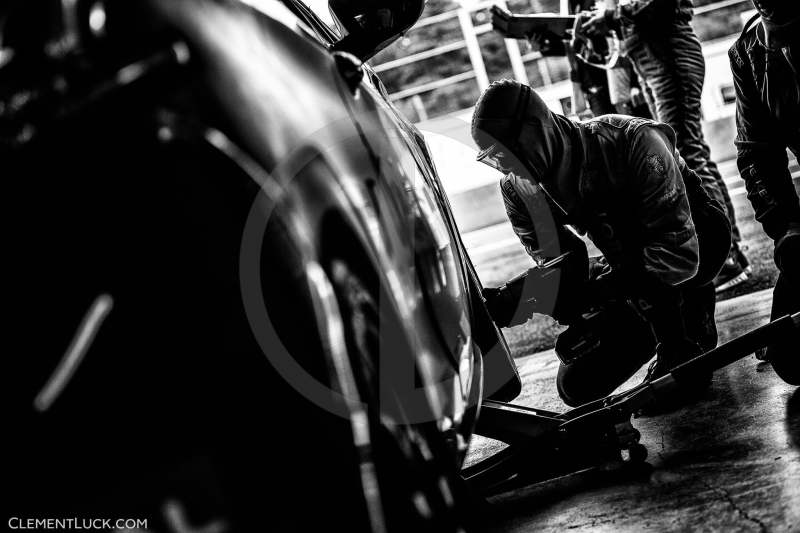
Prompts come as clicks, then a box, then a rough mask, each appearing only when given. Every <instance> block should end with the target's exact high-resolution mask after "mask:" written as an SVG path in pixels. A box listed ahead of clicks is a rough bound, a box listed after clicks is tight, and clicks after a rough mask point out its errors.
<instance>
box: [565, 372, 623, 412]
mask: <svg viewBox="0 0 800 533" xmlns="http://www.w3.org/2000/svg"><path fill="white" fill-rule="evenodd" d="M607 388H608V387H598V381H597V380H596V379H593V378H592V376H591V375H588V374H587V373H586V372H581V370H580V369H578V368H576V367H575V365H565V364H561V365H559V367H558V376H556V389H557V390H558V395H559V396H560V397H561V400H562V401H563V402H564V403H565V404H567V405H569V406H570V407H578V406H581V405H583V404H586V403H589V402H593V401H595V400H599V399H600V398H604V397H606V396H608V395H609V394H610V393H611V392H612V391H613V390H614V387H612V388H611V389H610V390H606V389H607Z"/></svg>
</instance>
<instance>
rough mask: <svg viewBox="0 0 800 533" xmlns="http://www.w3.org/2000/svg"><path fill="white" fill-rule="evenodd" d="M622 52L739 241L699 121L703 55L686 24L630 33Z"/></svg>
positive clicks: (727, 198)
mask: <svg viewBox="0 0 800 533" xmlns="http://www.w3.org/2000/svg"><path fill="white" fill-rule="evenodd" d="M625 51H626V54H627V56H628V57H629V59H630V60H631V62H632V63H633V65H634V68H635V69H636V73H637V74H638V76H639V78H640V79H641V82H642V84H643V85H645V86H646V87H647V88H648V89H649V92H650V94H651V95H652V97H653V100H654V102H653V105H654V107H655V111H656V114H657V115H658V120H660V121H661V122H665V123H666V124H669V126H670V127H672V129H673V130H675V133H676V135H677V139H678V151H679V152H680V154H681V156H683V158H684V159H685V160H686V164H687V165H688V166H689V168H691V169H692V170H694V171H695V172H697V174H698V175H699V176H700V178H701V179H702V180H703V187H704V188H705V189H706V190H707V191H708V192H709V194H712V195H713V197H714V198H715V199H716V200H718V201H719V202H720V203H721V204H722V205H724V206H725V207H726V209H727V214H728V220H729V221H730V223H731V237H732V240H733V242H734V243H738V242H739V241H740V240H741V235H740V233H739V229H738V228H737V226H736V214H735V212H734V208H733V203H732V202H731V198H730V194H729V193H728V188H727V186H726V185H725V182H724V180H723V179H722V175H721V174H720V172H719V169H718V168H717V165H716V163H714V161H712V160H711V152H710V150H709V148H708V144H707V143H706V141H705V137H704V136H703V130H702V128H701V125H700V121H701V118H702V114H701V95H702V93H703V83H704V81H705V74H706V68H705V58H704V57H703V50H702V47H701V46H700V41H699V40H698V38H697V35H696V34H695V33H694V30H693V29H692V27H691V26H690V25H689V24H688V23H678V24H675V25H673V27H672V28H671V30H670V31H669V32H668V33H666V34H663V35H658V36H653V37H650V38H645V37H643V36H641V35H639V34H637V33H636V32H635V31H634V33H633V35H631V36H630V37H628V38H626V40H625Z"/></svg>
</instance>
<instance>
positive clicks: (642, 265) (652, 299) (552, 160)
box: [472, 80, 730, 405]
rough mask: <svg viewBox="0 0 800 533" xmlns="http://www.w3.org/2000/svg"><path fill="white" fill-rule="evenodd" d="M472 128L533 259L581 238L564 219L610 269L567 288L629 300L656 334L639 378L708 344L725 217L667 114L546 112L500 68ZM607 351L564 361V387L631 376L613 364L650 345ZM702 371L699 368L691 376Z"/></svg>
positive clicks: (602, 390)
mask: <svg viewBox="0 0 800 533" xmlns="http://www.w3.org/2000/svg"><path fill="white" fill-rule="evenodd" d="M472 136H473V139H474V140H475V142H476V144H477V145H478V147H479V148H480V149H481V152H480V154H479V155H478V160H479V161H481V162H483V163H486V164H488V165H490V166H492V168H495V169H497V170H499V171H501V172H502V173H503V174H504V175H505V177H504V178H503V179H502V181H501V191H502V193H503V197H504V200H505V204H506V211H507V213H508V217H509V220H510V221H511V224H512V227H513V229H514V232H515V233H516V234H517V235H518V236H519V238H520V241H521V243H522V244H523V246H524V247H525V249H526V251H527V252H528V254H529V255H530V256H531V257H532V258H533V260H534V262H535V263H536V264H537V265H543V264H546V263H548V262H549V261H550V260H552V259H553V258H555V257H557V256H558V255H559V254H561V253H562V248H564V247H571V246H572V245H573V244H574V241H575V240H577V241H578V243H581V241H580V240H579V239H577V237H575V235H574V234H573V233H572V232H571V231H569V230H567V229H566V227H567V226H570V227H572V228H574V229H575V230H576V231H577V232H579V233H584V234H587V235H588V236H589V238H590V239H591V240H592V241H593V242H594V243H595V245H596V246H597V247H598V248H599V249H600V251H601V252H603V254H604V256H605V260H606V261H607V264H608V266H609V269H608V270H607V271H605V272H604V273H603V275H601V276H598V277H596V278H593V279H591V280H590V284H589V285H588V286H587V287H586V288H585V289H584V290H581V291H574V292H575V293H577V294H574V297H576V298H577V299H586V303H587V304H591V303H594V302H599V303H602V302H606V301H610V300H612V299H620V298H621V299H629V300H633V301H635V302H637V305H638V307H639V309H640V311H641V313H642V314H643V315H644V316H645V318H646V319H647V320H648V322H649V323H650V325H651V326H652V329H653V333H654V335H655V338H656V340H657V341H658V343H659V344H658V347H657V350H656V354H657V357H656V361H655V363H654V364H653V365H652V366H651V367H650V369H649V371H648V375H647V379H655V378H658V377H661V376H663V375H665V374H666V373H667V372H668V370H669V369H671V368H673V367H674V366H676V365H677V364H679V363H682V362H684V361H687V360H688V359H690V358H692V357H694V356H696V355H698V354H699V353H701V352H702V351H704V350H709V349H711V348H713V347H714V346H716V343H717V332H716V327H715V324H714V305H715V298H714V288H713V286H712V285H711V281H712V279H713V277H714V275H715V274H716V273H717V272H718V271H719V268H720V267H721V265H722V263H723V261H724V259H725V256H726V255H727V253H728V250H729V249H730V241H729V236H730V227H729V225H728V221H727V218H726V217H725V214H724V211H723V207H722V205H721V204H719V203H718V202H717V201H716V200H713V199H712V198H711V197H710V196H709V195H707V194H706V192H705V190H704V189H703V186H702V184H701V181H700V178H699V177H698V176H697V174H696V173H694V172H693V171H692V170H690V169H689V168H688V167H687V166H686V163H685V162H684V161H683V158H682V157H681V156H680V155H679V154H678V152H677V150H676V149H675V137H674V133H673V131H672V130H671V129H670V128H669V127H668V126H666V125H664V124H659V123H657V122H653V121H651V120H646V119H640V118H633V117H626V116H621V115H605V116H603V117H600V118H597V119H593V120H589V121H586V122H582V123H576V122H573V121H571V120H569V119H567V118H566V117H563V116H561V115H558V114H556V113H553V112H551V111H550V110H549V109H548V108H547V105H546V104H545V103H544V101H542V99H541V98H540V97H539V96H538V95H537V94H536V93H535V92H534V91H533V90H532V89H531V88H530V87H528V86H527V85H522V84H520V83H519V82H515V81H510V80H504V81H502V82H496V83H493V84H492V85H491V86H490V87H489V88H488V89H487V90H486V91H485V92H484V94H483V95H482V96H481V98H480V100H479V101H478V103H477V106H476V108H475V114H474V116H473V122H472ZM581 244H582V243H581ZM489 303H490V308H491V307H493V305H491V304H492V302H489ZM555 307H556V308H562V309H563V308H565V307H571V308H573V309H576V310H577V311H578V314H580V309H581V308H585V307H583V306H582V305H581V302H556V306H555ZM506 314H513V313H506ZM567 315H569V313H567ZM556 318H558V317H556ZM567 320H569V316H568V317H567ZM559 321H561V319H560V318H559ZM610 355H611V357H610V358H607V359H604V360H602V361H590V362H584V361H580V362H579V363H578V364H577V366H574V367H573V366H572V365H566V364H562V366H561V367H560V369H559V378H558V390H559V393H560V394H561V397H562V399H564V401H565V402H566V403H568V404H570V405H577V404H581V403H584V402H587V401H591V400H593V399H596V398H598V397H601V396H603V395H604V394H608V393H609V392H611V391H612V390H613V389H614V388H615V387H617V386H619V385H620V384H622V382H624V381H625V379H627V377H629V375H628V376H626V375H624V374H623V373H621V372H620V371H619V370H618V369H617V367H621V366H626V367H627V366H629V365H630V361H627V359H631V358H642V357H644V359H643V360H641V359H639V361H640V363H639V364H640V365H641V364H644V363H645V362H646V361H647V360H648V359H649V358H650V357H651V355H652V354H641V353H633V354H632V353H613V354H610ZM635 370H636V368H633V371H634V372H635ZM600 381H602V383H598V382H600ZM707 383H708V376H698V388H701V387H700V385H703V384H707Z"/></svg>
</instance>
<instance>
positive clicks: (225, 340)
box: [0, 0, 520, 532]
mask: <svg viewBox="0 0 800 533" xmlns="http://www.w3.org/2000/svg"><path fill="white" fill-rule="evenodd" d="M422 6H423V2H422V1H421V0H419V1H405V2H373V1H369V2H367V1H362V2H357V1H351V2H345V1H340V0H334V1H332V5H331V8H332V11H333V13H334V14H335V16H336V19H337V22H338V28H336V29H334V28H331V27H329V26H327V25H326V24H325V23H324V22H322V21H321V20H320V19H319V18H318V17H317V16H315V15H314V13H313V12H312V11H311V10H309V9H308V7H307V6H305V5H304V4H303V3H301V2H299V1H295V0H285V1H283V2H279V1H277V0H267V1H264V2H240V1H233V0H169V1H167V0H149V1H132V0H116V1H115V0H106V1H102V0H99V1H84V0H75V1H70V2H67V1H63V2H62V1H55V0H35V1H32V0H19V1H14V2H6V3H4V4H3V6H2V7H0V11H1V14H2V19H1V20H2V21H3V28H2V32H1V33H0V35H1V36H2V52H0V153H1V154H2V162H3V163H2V175H3V177H4V180H3V185H4V187H5V189H6V191H5V194H4V195H3V198H4V200H5V206H4V209H3V213H4V216H5V224H4V234H5V238H4V241H5V243H6V252H5V257H6V264H7V266H8V267H10V268H9V271H8V274H7V275H6V278H5V282H4V286H3V294H4V302H5V306H6V310H7V312H6V316H9V317H10V320H7V322H6V324H7V326H6V332H5V334H6V339H7V349H6V350H5V357H4V358H3V360H4V369H3V372H2V375H3V377H4V383H3V389H4V391H6V395H7V397H8V400H7V401H6V402H5V405H6V408H7V409H8V411H7V416H6V420H7V424H6V427H7V433H6V434H7V437H6V443H7V448H6V450H7V451H6V454H5V455H4V465H3V471H4V475H3V480H4V481H3V482H4V484H5V485H6V491H5V492H6V494H9V495H11V496H10V497H8V498H7V500H8V501H7V504H8V505H7V506H6V508H7V509H8V510H9V513H11V514H10V515H9V517H7V518H15V519H18V520H20V521H24V520H27V519H36V518H43V517H53V518H59V517H63V518H71V517H78V519H81V518H83V517H86V518H108V519H112V518H114V519H116V518H119V519H144V520H146V521H147V524H146V529H148V530H152V531H189V530H197V531H199V530H202V531H258V530H268V531H287V530H288V531H319V530H321V529H322V528H325V529H333V530H347V531H386V530H389V531H412V530H413V531H437V532H443V531H457V530H462V529H464V528H465V527H466V522H467V521H468V517H469V512H470V509H469V508H468V507H469V506H468V505H465V503H464V502H465V500H466V499H467V498H466V496H465V494H464V491H463V488H462V487H461V481H460V479H459V477H458V472H459V469H460V467H461V463H462V462H463V459H464V455H465V452H466V448H467V445H468V442H469V439H470V435H471V433H472V431H473V429H474V423H475V420H476V416H477V411H478V408H479V405H480V403H481V401H482V399H483V398H486V397H493V398H495V399H505V400H507V399H510V398H513V397H514V396H516V395H517V394H518V393H519V389H520V381H519V376H518V374H517V373H516V369H515V368H514V365H513V361H512V360H511V359H510V357H509V353H508V348H507V346H506V344H505V341H504V339H503V337H502V335H501V333H500V332H499V330H498V329H497V328H496V327H495V325H494V324H493V322H492V321H491V320H490V318H489V316H488V314H487V312H486V308H485V306H484V303H483V300H482V298H481V286H480V282H479V280H478V278H477V276H476V274H475V271H474V269H473V267H472V265H471V263H470V260H469V257H468V256H467V253H466V251H465V249H464V246H463V244H462V243H461V241H460V238H459V236H458V232H457V228H456V226H455V223H454V220H453V217H452V214H451V212H450V209H449V206H448V202H447V198H446V197H445V195H444V193H443V190H442V187H441V184H440V182H439V180H438V177H437V175H436V170H435V168H434V165H433V162H432V160H431V157H430V154H429V153H428V150H427V148H426V146H425V142H424V141H423V139H422V136H421V135H420V133H419V132H418V131H417V130H416V129H415V128H414V127H413V126H412V125H411V124H409V122H408V121H406V120H405V119H404V118H403V117H402V116H400V115H399V114H398V112H397V111H396V109H395V108H393V107H392V106H391V104H390V103H389V101H388V99H387V96H386V91H385V89H384V88H383V86H382V85H381V82H380V80H379V79H378V78H377V77H376V76H375V74H374V72H373V71H372V70H371V69H370V68H369V67H368V66H366V65H364V64H363V63H364V61H366V60H367V59H369V58H370V57H372V56H373V55H374V54H375V53H377V51H379V50H380V49H381V48H382V47H385V46H386V45H388V44H389V43H390V42H392V40H394V39H395V38H397V37H398V36H399V35H401V34H402V33H403V32H404V31H406V30H407V29H408V28H410V27H411V26H412V25H413V24H414V22H415V21H416V20H417V19H418V17H419V16H420V14H421V11H422ZM12 347H13V348H12ZM20 523H22V524H24V523H25V522H20ZM114 524H116V525H114ZM130 524H131V523H129V522H120V523H118V524H117V523H114V522H113V521H112V525H114V527H116V528H117V529H118V530H122V529H125V528H128V529H133V528H134V527H133V526H131V525H130ZM132 524H134V525H135V527H138V528H140V529H144V528H145V527H144V526H143V525H142V524H139V525H136V524H137V523H136V522H132Z"/></svg>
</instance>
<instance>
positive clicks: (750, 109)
mask: <svg viewBox="0 0 800 533" xmlns="http://www.w3.org/2000/svg"><path fill="white" fill-rule="evenodd" d="M753 3H754V5H755V8H756V10H757V11H758V13H759V16H758V17H755V18H753V19H752V20H750V21H749V22H748V23H747V25H746V26H745V29H744V31H743V32H742V35H741V36H740V37H739V39H738V40H737V41H736V43H734V45H733V47H731V49H730V53H729V56H730V61H731V70H732V71H733V81H734V86H735V88H736V126H737V136H736V147H737V164H738V166H739V172H740V173H741V175H742V179H744V182H745V185H746V187H747V197H748V199H749V200H750V202H751V203H752V205H753V210H754V211H755V217H756V220H758V221H759V222H760V223H761V225H762V227H763V228H764V231H765V232H766V233H767V235H769V237H770V238H772V239H773V241H775V264H776V265H777V266H778V269H779V270H780V275H779V277H778V282H777V284H776V285H775V291H774V294H773V300H772V318H773V319H775V318H778V317H780V316H783V315H786V314H789V313H795V312H797V311H800V200H798V196H797V192H796V191H795V188H794V184H793V182H792V176H791V173H790V172H789V168H788V167H789V161H788V158H787V156H786V149H787V148H789V149H790V150H791V151H792V152H793V153H794V155H795V157H797V158H800V127H799V126H798V124H799V122H798V119H800V3H798V2H797V0H788V1H787V0H780V1H778V0H756V1H755V2H753ZM759 17H760V20H758V18H759ZM766 358H767V359H768V360H771V361H773V366H774V367H775V370H776V371H777V372H778V373H779V374H781V377H783V378H784V379H785V380H786V381H788V382H790V383H793V384H795V385H798V384H800V376H798V375H797V369H796V365H797V364H796V363H795V371H794V375H793V376H789V375H787V374H786V372H785V371H784V369H783V368H781V366H780V363H778V366H776V361H781V358H784V360H785V358H789V361H791V360H792V358H794V360H795V361H796V360H797V359H796V358H797V346H796V345H794V343H791V342H789V341H787V342H784V343H782V344H773V345H772V346H770V347H768V348H767V351H766Z"/></svg>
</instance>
